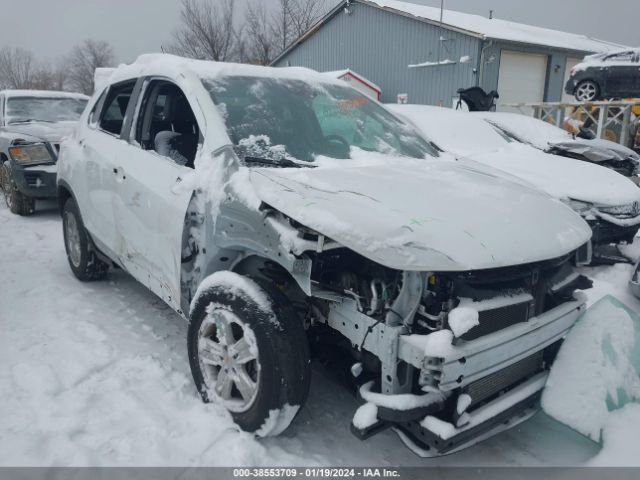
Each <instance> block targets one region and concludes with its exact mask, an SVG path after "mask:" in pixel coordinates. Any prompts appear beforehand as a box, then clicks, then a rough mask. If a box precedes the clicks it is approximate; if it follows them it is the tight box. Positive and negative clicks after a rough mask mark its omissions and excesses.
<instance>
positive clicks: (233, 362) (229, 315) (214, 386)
mask: <svg viewBox="0 0 640 480" xmlns="http://www.w3.org/2000/svg"><path fill="white" fill-rule="evenodd" d="M258 358H259V357H258V346H257V342H256V338H255V335H254V333H253V331H252V330H251V328H250V327H249V326H248V324H246V323H245V322H243V321H242V320H241V319H240V318H239V317H238V316H236V315H235V314H234V313H233V312H231V311H229V310H224V309H220V308H216V307H215V306H214V305H212V306H211V307H210V310H209V312H208V313H207V317H206V318H205V319H204V321H203V322H202V325H201V327H200V331H199V333H198V361H199V362H200V368H201V370H202V372H203V376H204V381H205V384H206V386H207V391H208V392H209V395H210V396H213V397H214V398H211V399H212V400H213V399H217V400H218V401H219V402H220V403H222V404H223V406H224V407H225V408H226V409H227V410H229V411H231V412H244V411H246V410H248V409H249V408H250V407H251V404H252V403H253V401H254V400H255V398H256V396H257V394H258V389H259V380H260V363H259V361H258Z"/></svg>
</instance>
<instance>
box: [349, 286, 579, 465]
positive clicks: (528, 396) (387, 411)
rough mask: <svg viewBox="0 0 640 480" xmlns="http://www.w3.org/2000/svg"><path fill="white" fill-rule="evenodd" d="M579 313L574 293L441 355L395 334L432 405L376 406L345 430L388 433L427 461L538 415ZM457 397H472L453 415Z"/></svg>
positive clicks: (360, 433) (403, 356)
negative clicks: (368, 421) (365, 422)
mask: <svg viewBox="0 0 640 480" xmlns="http://www.w3.org/2000/svg"><path fill="white" fill-rule="evenodd" d="M585 309H586V305H585V301H584V299H583V298H582V297H581V296H579V295H577V296H576V297H575V299H574V300H573V301H569V302H566V303H563V304H562V305H560V306H558V307H556V308H554V309H552V310H549V311H547V312H545V313H543V314H541V315H539V316H537V317H533V318H531V319H529V320H528V321H527V322H523V323H519V324H516V325H512V326H510V327H507V328H505V329H503V330H499V331H497V332H494V333H491V334H488V335H484V336H482V337H480V338H477V339H475V340H471V341H467V342H458V343H457V344H456V345H452V346H451V348H450V349H449V351H448V353H447V354H446V355H445V356H444V357H442V356H430V355H429V352H426V351H425V348H426V342H425V341H424V340H426V337H427V336H426V335H425V336H420V335H406V336H400V337H399V345H398V358H399V359H400V360H402V361H404V362H406V363H408V364H410V365H412V366H414V367H415V368H416V369H418V370H419V371H420V384H421V385H424V384H426V383H427V382H425V381H423V378H424V377H430V378H431V379H433V380H434V381H432V382H431V383H430V384H429V386H428V387H425V390H427V391H428V392H430V393H427V395H425V397H427V396H429V395H431V396H439V401H436V402H432V403H429V404H428V405H426V406H420V407H418V408H413V409H409V410H407V409H405V410H394V409H392V408H389V405H388V404H387V405H386V406H385V405H379V406H378V409H377V412H378V413H377V420H378V421H377V423H375V424H373V425H370V426H369V427H367V428H365V429H358V428H356V427H355V426H354V425H353V424H352V431H353V432H354V433H355V434H356V436H358V437H360V438H363V439H364V438H367V437H369V436H371V435H373V434H375V433H377V432H378V431H380V430H383V429H385V428H389V427H395V428H397V429H399V430H400V431H401V437H403V440H405V443H407V442H410V443H411V444H412V445H413V447H415V448H413V447H412V450H414V451H417V450H419V451H420V452H423V453H424V452H428V455H429V456H433V455H442V454H446V453H451V452H453V451H456V450H458V449H461V448H464V447H466V446H469V445H472V444H474V443H477V442H478V441H481V440H483V439H485V438H488V437H489V436H491V435H494V434H496V433H498V432H500V431H502V430H504V429H506V428H510V427H511V426H514V425H516V424H518V423H520V422H521V421H524V420H526V419H527V418H529V417H530V416H531V415H533V413H535V412H536V411H537V409H538V405H539V400H540V396H541V393H542V389H543V388H544V385H545V382H546V378H547V374H548V369H549V367H550V364H551V363H552V361H553V357H554V356H555V352H556V351H557V349H556V347H557V346H558V345H559V343H560V341H561V340H562V339H563V337H564V336H565V335H566V334H567V332H568V331H569V329H570V328H571V326H572V325H573V324H574V323H575V321H576V320H577V319H578V317H579V316H580V315H581V314H582V313H583V312H584V311H585ZM420 337H422V338H420ZM462 394H468V395H470V396H471V397H472V400H473V397H474V396H477V399H476V401H473V402H472V403H471V404H470V405H469V406H468V407H467V408H466V409H465V410H464V411H457V409H456V404H457V401H458V399H459V397H460V396H461V395H462ZM363 397H365V396H364V395H363ZM366 397H367V398H365V400H367V401H369V402H371V400H372V399H371V397H370V396H368V395H367V396H366ZM387 397H390V396H387ZM391 397H392V396H391ZM418 398H419V397H418ZM373 403H375V399H374V400H373ZM409 446H410V447H411V445H409ZM416 449H417V450H416Z"/></svg>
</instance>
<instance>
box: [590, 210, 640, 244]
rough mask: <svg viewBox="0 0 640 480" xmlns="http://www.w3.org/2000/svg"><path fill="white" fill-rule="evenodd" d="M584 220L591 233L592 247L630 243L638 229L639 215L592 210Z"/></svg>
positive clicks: (639, 223) (636, 213) (635, 213)
mask: <svg viewBox="0 0 640 480" xmlns="http://www.w3.org/2000/svg"><path fill="white" fill-rule="evenodd" d="M586 220H587V223H588V224H589V226H590V227H591V230H592V231H593V237H592V239H591V241H592V242H593V244H594V245H607V244H610V243H620V242H627V243H632V242H633V238H634V237H635V236H636V234H637V233H638V230H639V229H640V213H638V212H637V211H634V212H633V214H630V213H617V212H613V211H612V212H607V211H604V210H601V209H593V210H592V211H591V215H590V218H587V219H586Z"/></svg>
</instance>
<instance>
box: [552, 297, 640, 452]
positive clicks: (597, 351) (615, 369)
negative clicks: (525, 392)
mask: <svg viewBox="0 0 640 480" xmlns="http://www.w3.org/2000/svg"><path fill="white" fill-rule="evenodd" d="M634 356H637V347H636V338H635V332H634V320H633V319H632V318H631V317H630V315H629V313H627V311H626V310H624V309H622V308H621V307H620V306H619V305H617V304H615V303H614V301H613V299H612V298H611V297H605V298H603V299H601V300H600V301H599V302H597V303H596V304H594V305H593V306H591V307H590V308H589V309H588V310H587V312H586V313H585V314H584V316H583V317H582V318H581V319H580V320H579V321H578V322H577V323H576V324H575V325H574V327H573V328H572V330H571V331H570V333H569V335H568V336H567V338H566V339H565V342H564V343H563V345H562V348H561V349H560V352H559V353H558V357H557V359H556V361H555V363H554V365H553V367H552V369H551V373H550V375H549V379H548V382H547V386H546V389H545V391H544V394H543V397H542V407H543V409H544V411H545V412H546V413H548V414H549V415H551V416H552V417H553V418H555V419H557V420H559V421H560V422H562V423H565V424H567V425H569V426H571V427H572V428H574V429H575V430H577V431H578V432H580V433H582V434H583V435H586V436H588V437H590V438H592V439H593V440H595V441H599V440H600V438H601V432H602V429H603V428H604V427H605V425H606V424H607V421H608V418H609V415H610V410H613V409H616V408H620V407H621V406H622V405H624V404H625V403H627V402H628V401H630V400H633V399H640V378H639V377H638V372H637V371H636V370H635V368H634V365H633V364H632V359H633V358H634Z"/></svg>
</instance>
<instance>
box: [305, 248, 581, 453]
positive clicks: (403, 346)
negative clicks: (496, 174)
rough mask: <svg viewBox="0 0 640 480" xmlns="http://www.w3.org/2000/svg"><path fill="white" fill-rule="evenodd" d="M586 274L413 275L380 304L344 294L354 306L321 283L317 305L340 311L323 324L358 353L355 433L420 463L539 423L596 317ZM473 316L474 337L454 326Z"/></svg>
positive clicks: (548, 269)
mask: <svg viewBox="0 0 640 480" xmlns="http://www.w3.org/2000/svg"><path fill="white" fill-rule="evenodd" d="M336 255H339V254H336ZM575 263H576V255H575V252H574V254H571V255H566V256H563V257H562V258H557V259H554V260H549V261H544V262H538V263H534V264H527V265H521V266H515V267H507V268H499V269H491V270H483V271H470V272H461V273H437V272H433V273H418V272H401V277H400V279H399V282H398V284H397V286H396V287H394V288H396V289H397V290H396V292H397V294H394V295H390V293H391V292H390V291H388V290H387V289H386V287H385V285H389V283H385V282H386V280H385V279H382V278H378V279H374V280H372V281H371V283H370V288H369V286H368V285H366V286H367V289H366V290H368V291H370V292H372V296H367V295H360V293H359V292H363V293H364V291H365V290H358V289H357V287H356V285H354V286H353V287H354V288H351V287H349V288H342V290H343V291H350V292H352V295H351V296H352V297H353V298H345V297H343V296H341V295H336V293H333V294H332V293H331V292H330V291H328V290H321V289H320V287H319V286H320V285H321V283H320V282H318V283H317V284H316V285H317V286H318V290H317V291H316V294H317V295H318V296H319V297H323V296H324V298H326V299H327V300H329V299H331V300H332V301H330V302H328V303H327V304H326V308H325V310H324V312H323V314H322V318H323V319H324V320H322V321H323V322H325V324H326V325H327V326H329V327H331V329H333V330H337V331H339V332H340V333H342V334H343V335H344V336H345V337H346V338H347V339H348V340H350V342H351V347H353V350H354V351H356V352H357V354H356V359H357V360H358V362H359V363H358V364H356V365H357V366H358V367H357V369H356V370H357V371H356V372H355V373H354V375H356V374H357V377H358V382H359V384H360V388H359V391H360V396H361V397H362V399H363V400H364V401H365V402H366V403H365V405H364V406H363V407H361V409H363V412H364V410H366V412H368V413H367V414H361V413H362V412H360V411H359V412H358V413H356V416H355V417H354V421H353V423H352V426H351V428H352V431H353V433H354V434H355V435H356V436H358V437H359V438H361V439H366V438H368V437H370V436H371V435H374V434H376V433H378V432H380V431H382V430H384V429H387V428H394V429H396V431H397V432H398V434H399V435H400V436H401V438H402V439H403V440H404V441H405V443H407V445H408V446H410V447H411V448H412V450H413V451H414V452H416V453H419V454H421V455H440V454H446V453H451V452H453V451H455V450H457V449H461V448H464V447H466V446H468V445H471V444H473V443H476V442H478V441H481V440H483V439H484V438H487V437H489V436H491V435H494V434H496V433H498V432H499V431H502V430H504V429H505V428H509V427H511V426H513V425H516V424H517V423H519V422H521V421H524V420H526V419H527V418H529V417H530V416H531V415H533V413H535V412H536V411H537V409H538V404H539V399H540V395H541V392H542V389H543V387H544V385H545V381H546V378H547V375H548V372H549V369H550V366H551V365H552V363H553V361H554V359H555V356H556V353H557V351H558V348H559V346H560V344H561V342H562V339H563V337H564V336H565V335H566V333H567V332H568V330H569V329H570V328H571V326H572V325H573V323H574V322H575V321H576V320H577V318H578V317H579V316H580V314H581V313H583V312H584V310H585V308H586V307H585V301H584V299H583V298H582V296H581V295H580V294H576V291H577V290H583V289H587V288H590V287H591V282H590V280H588V279H587V278H586V277H584V276H582V275H580V274H579V273H577V272H576V270H575ZM343 287H344V285H343ZM336 291H337V290H335V291H334V292H336ZM338 297H341V298H340V299H338ZM385 304H386V305H387V308H380V307H381V306H382V305H385ZM462 308H464V309H466V311H472V312H476V313H477V316H476V323H475V325H474V326H472V327H470V328H467V329H464V331H460V329H459V328H454V326H452V325H451V324H450V318H451V317H452V315H453V312H454V311H456V310H460V309H462ZM321 309H322V308H321ZM354 310H357V313H356V318H355V321H354ZM376 312H379V315H377V314H376ZM376 316H377V318H376ZM456 330H457V331H458V334H457V335H456V334H454V331H456ZM361 366H364V373H360V370H361V368H362V367H361ZM366 412H365V413H366Z"/></svg>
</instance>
